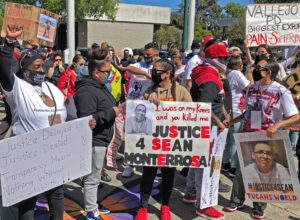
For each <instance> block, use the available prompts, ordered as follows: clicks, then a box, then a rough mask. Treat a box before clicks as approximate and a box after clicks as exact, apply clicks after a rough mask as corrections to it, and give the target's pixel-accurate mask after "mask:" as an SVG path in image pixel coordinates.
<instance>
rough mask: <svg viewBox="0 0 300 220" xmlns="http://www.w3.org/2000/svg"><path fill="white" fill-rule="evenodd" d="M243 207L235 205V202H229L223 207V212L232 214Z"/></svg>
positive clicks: (242, 205)
mask: <svg viewBox="0 0 300 220" xmlns="http://www.w3.org/2000/svg"><path fill="white" fill-rule="evenodd" d="M243 207H244V204H243V203H239V204H238V203H235V202H230V204H229V206H225V207H224V210H225V211H227V212H234V211H236V210H238V209H241V208H243Z"/></svg>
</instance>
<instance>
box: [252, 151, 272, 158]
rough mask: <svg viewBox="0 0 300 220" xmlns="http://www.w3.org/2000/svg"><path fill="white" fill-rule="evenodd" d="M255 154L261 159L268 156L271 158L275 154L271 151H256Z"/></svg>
mask: <svg viewBox="0 0 300 220" xmlns="http://www.w3.org/2000/svg"><path fill="white" fill-rule="evenodd" d="M254 153H255V154H257V155H258V156H260V157H262V156H263V155H266V156H269V157H273V153H272V152H271V151H264V150H259V151H256V152H254Z"/></svg>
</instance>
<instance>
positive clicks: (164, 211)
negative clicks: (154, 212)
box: [160, 205, 171, 220]
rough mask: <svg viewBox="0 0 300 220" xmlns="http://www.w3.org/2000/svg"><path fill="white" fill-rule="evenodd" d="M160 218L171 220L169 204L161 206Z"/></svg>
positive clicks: (161, 219)
mask: <svg viewBox="0 0 300 220" xmlns="http://www.w3.org/2000/svg"><path fill="white" fill-rule="evenodd" d="M160 220H171V213H170V209H169V206H167V205H163V206H161V207H160Z"/></svg>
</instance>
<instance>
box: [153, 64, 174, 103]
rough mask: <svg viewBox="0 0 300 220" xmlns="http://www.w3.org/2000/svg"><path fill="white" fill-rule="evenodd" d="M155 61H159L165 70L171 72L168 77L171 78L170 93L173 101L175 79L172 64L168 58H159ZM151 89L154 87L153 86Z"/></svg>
mask: <svg viewBox="0 0 300 220" xmlns="http://www.w3.org/2000/svg"><path fill="white" fill-rule="evenodd" d="M155 63H160V64H161V65H162V67H163V69H164V70H165V71H170V72H171V74H170V78H171V82H172V87H171V94H172V97H173V99H174V101H176V80H175V67H174V64H173V63H172V62H171V61H170V60H168V59H160V60H157V61H156V62H155ZM153 89H155V87H154V88H153ZM156 89H157V86H156Z"/></svg>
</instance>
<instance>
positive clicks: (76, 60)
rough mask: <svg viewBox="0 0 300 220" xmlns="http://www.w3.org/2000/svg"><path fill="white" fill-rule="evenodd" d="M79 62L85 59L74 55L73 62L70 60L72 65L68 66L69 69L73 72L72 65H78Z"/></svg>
mask: <svg viewBox="0 0 300 220" xmlns="http://www.w3.org/2000/svg"><path fill="white" fill-rule="evenodd" d="M79 60H85V59H84V57H83V56H81V55H75V56H74V58H73V60H72V65H71V66H70V69H71V70H74V69H75V67H74V64H73V63H78V62H79Z"/></svg>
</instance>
